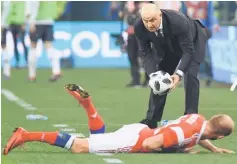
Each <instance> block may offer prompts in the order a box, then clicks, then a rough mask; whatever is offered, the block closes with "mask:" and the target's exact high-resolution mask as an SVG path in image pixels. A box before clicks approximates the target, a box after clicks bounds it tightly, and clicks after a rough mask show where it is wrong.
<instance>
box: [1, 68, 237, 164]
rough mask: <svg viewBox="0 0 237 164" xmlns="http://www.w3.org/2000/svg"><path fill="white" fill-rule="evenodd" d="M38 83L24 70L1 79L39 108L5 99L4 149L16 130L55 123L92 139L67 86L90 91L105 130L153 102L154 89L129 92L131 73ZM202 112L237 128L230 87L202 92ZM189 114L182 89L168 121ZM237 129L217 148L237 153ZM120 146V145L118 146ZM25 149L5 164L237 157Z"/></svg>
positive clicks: (195, 161) (208, 162)
mask: <svg viewBox="0 0 237 164" xmlns="http://www.w3.org/2000/svg"><path fill="white" fill-rule="evenodd" d="M37 74H38V76H37V82H36V83H29V82H28V81H27V79H26V76H27V71H26V70H25V69H20V70H13V72H12V78H11V79H10V80H7V81H6V80H2V89H5V91H6V90H7V91H11V92H12V93H14V95H15V96H17V97H19V98H20V99H22V100H24V102H25V103H28V104H31V105H32V106H33V107H36V110H34V111H32V110H29V108H27V107H25V108H27V109H28V110H27V109H24V108H23V107H21V106H20V105H19V104H22V101H19V100H14V101H9V100H8V99H7V98H6V97H5V96H3V95H2V98H1V100H2V104H1V105H2V111H1V112H2V113H1V114H2V117H1V118H2V133H1V135H2V140H1V142H2V143H1V146H2V150H3V147H4V145H5V144H6V142H7V139H8V137H10V136H11V134H12V131H13V130H14V128H15V127H18V126H21V127H24V128H25V129H27V130H30V131H56V130H59V129H60V128H58V127H54V126H53V125H54V124H67V125H68V127H66V128H67V129H66V130H68V129H73V128H74V129H75V132H74V133H82V134H84V135H85V136H88V129H87V125H86V124H87V118H86V114H85V112H84V111H83V109H82V108H81V107H79V105H78V104H77V102H76V101H75V100H74V99H73V98H72V97H71V96H70V95H69V94H68V93H67V92H66V91H65V90H64V88H63V87H64V85H65V84H67V83H77V84H80V85H82V86H83V87H84V88H85V89H87V90H88V91H89V92H90V93H91V95H92V99H93V101H94V104H95V106H96V107H97V109H98V111H99V113H100V114H101V115H102V116H103V118H104V120H105V122H106V127H107V128H106V129H107V130H106V131H107V132H109V131H113V130H116V129H118V128H119V127H121V126H122V125H123V124H129V123H135V122H138V121H140V120H141V119H142V118H143V117H144V116H145V112H146V108H147V102H148V98H149V89H148V88H142V89H128V88H125V87H124V86H125V84H126V83H127V82H128V81H129V71H128V70H126V69H73V70H71V69H67V70H63V78H62V79H60V80H59V81H58V82H56V83H50V82H48V78H49V76H50V70H46V69H42V70H38V72H37ZM199 111H200V113H201V114H203V115H205V116H206V117H207V118H209V117H210V116H212V115H214V114H217V113H226V114H229V115H231V116H232V117H233V119H234V120H235V123H237V92H236V91H235V92H230V91H229V88H225V87H223V88H216V87H212V88H201V92H200V110H199ZM183 112H184V92H183V88H177V89H176V90H175V91H174V92H173V93H171V94H170V95H169V96H168V100H167V105H166V109H165V112H164V116H163V118H164V119H175V118H177V117H178V116H180V115H182V114H183ZM30 113H33V114H41V115H45V116H47V117H48V120H37V121H30V120H26V115H27V114H30ZM236 130H237V128H235V132H234V134H233V135H232V136H230V137H228V138H226V139H223V140H219V141H215V142H214V143H215V144H216V145H217V146H220V147H224V148H228V149H232V150H234V151H235V152H237V137H236V136H237V132H236ZM118 142H119V141H118ZM25 148H26V150H23V149H20V148H16V149H14V150H13V151H12V152H11V153H10V154H9V155H7V156H2V163H3V164H44V163H45V164H95V163H96V164H104V163H107V162H106V161H105V159H106V158H107V159H108V158H110V159H116V160H112V163H119V162H120V163H121V162H122V163H129V164H144V163H145V164H155V163H159V164H161V163H163V164H174V163H180V164H200V163H205V164H212V163H213V164H233V163H236V161H237V155H236V154H232V155H228V154H213V153H210V152H207V151H205V150H204V149H202V148H200V147H197V148H196V149H200V150H201V153H200V154H196V155H189V154H116V155H113V156H98V155H92V154H71V153H70V152H68V151H66V150H64V149H60V148H57V147H52V146H49V145H47V144H44V143H27V144H25Z"/></svg>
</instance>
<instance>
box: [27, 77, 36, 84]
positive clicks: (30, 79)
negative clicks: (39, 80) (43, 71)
mask: <svg viewBox="0 0 237 164" xmlns="http://www.w3.org/2000/svg"><path fill="white" fill-rule="evenodd" d="M28 81H29V82H31V83H35V82H36V77H29V78H28Z"/></svg>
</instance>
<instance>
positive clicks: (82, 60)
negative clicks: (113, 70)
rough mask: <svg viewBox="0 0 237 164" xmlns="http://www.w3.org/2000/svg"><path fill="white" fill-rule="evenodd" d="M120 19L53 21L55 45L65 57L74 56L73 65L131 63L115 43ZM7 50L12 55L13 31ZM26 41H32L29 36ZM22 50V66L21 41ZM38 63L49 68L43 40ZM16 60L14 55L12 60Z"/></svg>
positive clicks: (38, 47)
mask: <svg viewBox="0 0 237 164" xmlns="http://www.w3.org/2000/svg"><path fill="white" fill-rule="evenodd" d="M120 29H121V23H120V22H57V23H55V25H54V30H55V31H54V38H55V41H54V43H53V45H54V47H55V48H56V49H58V50H60V51H62V52H63V55H62V58H69V57H70V58H72V60H73V64H74V65H73V66H74V67H78V68H80V67H89V68H91V67H96V68H98V67H103V68H106V67H121V68H123V67H128V66H129V62H128V58H127V54H126V53H122V52H121V51H120V47H119V46H117V45H116V44H115V41H116V39H115V38H114V37H112V36H111V34H119V33H120ZM7 38H8V39H7V40H8V50H9V52H10V53H11V56H13V53H14V52H13V43H12V37H11V34H9V33H8V36H7ZM26 44H27V46H29V45H30V41H29V36H26ZM18 47H19V49H20V52H21V66H24V65H25V62H24V60H23V48H22V45H21V43H19V45H18ZM37 55H38V63H37V65H38V67H44V68H48V67H50V62H49V60H48V57H47V54H46V53H45V50H44V49H43V44H42V42H39V43H38V45H37ZM14 63H15V60H14V59H13V58H12V64H13V65H14Z"/></svg>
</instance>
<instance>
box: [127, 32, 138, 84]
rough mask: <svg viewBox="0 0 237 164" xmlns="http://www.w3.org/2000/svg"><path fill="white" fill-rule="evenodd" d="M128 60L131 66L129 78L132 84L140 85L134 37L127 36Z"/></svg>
mask: <svg viewBox="0 0 237 164" xmlns="http://www.w3.org/2000/svg"><path fill="white" fill-rule="evenodd" d="M127 52H128V59H129V62H130V65H131V77H132V83H133V84H136V85H139V84H140V72H139V63H138V55H139V53H138V44H137V40H136V37H135V35H129V36H128V45H127Z"/></svg>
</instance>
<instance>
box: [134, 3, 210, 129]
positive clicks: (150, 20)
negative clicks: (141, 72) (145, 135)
mask: <svg viewBox="0 0 237 164" xmlns="http://www.w3.org/2000/svg"><path fill="white" fill-rule="evenodd" d="M135 35H136V37H137V41H138V45H139V50H140V54H141V57H142V60H143V62H144V66H145V71H146V73H147V74H148V75H150V74H151V73H153V72H156V71H158V70H163V71H165V72H168V73H169V74H170V75H172V79H173V86H172V90H173V89H175V87H176V86H177V85H178V83H179V82H180V81H181V80H182V78H183V77H184V76H185V106H186V107H185V112H184V114H189V113H198V102H199V80H198V78H197V75H198V71H199V67H200V63H201V62H202V61H203V59H204V54H205V47H206V46H205V45H206V40H207V36H206V33H205V30H204V26H203V25H202V24H201V23H200V22H199V21H197V20H192V19H191V18H189V17H188V16H186V15H184V14H182V13H180V12H177V11H174V10H160V9H158V8H157V6H156V5H155V4H151V3H149V4H146V5H144V6H143V8H142V9H141V19H140V20H138V22H137V23H136V25H135ZM151 43H153V44H152V45H154V46H155V49H156V52H157V53H156V55H154V53H153V54H152V53H151ZM166 96H167V95H162V96H159V95H154V94H153V92H152V91H151V94H150V100H149V107H148V111H147V116H146V119H144V120H142V121H141V123H144V124H147V125H148V126H149V127H150V128H155V127H157V122H158V121H160V120H161V118H162V114H163V109H164V106H165V102H166Z"/></svg>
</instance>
